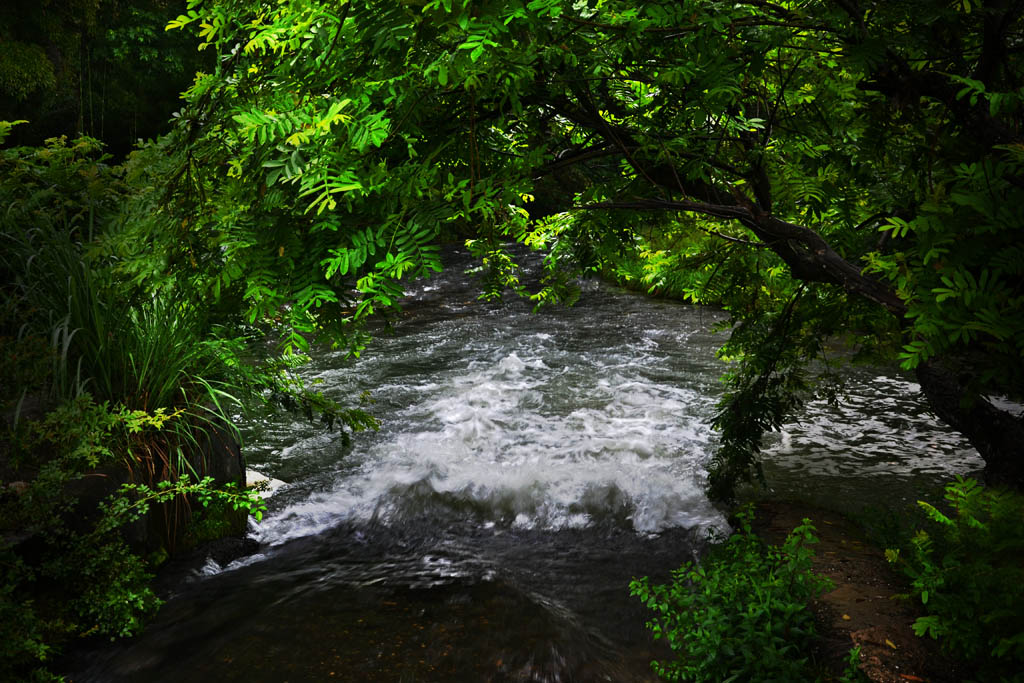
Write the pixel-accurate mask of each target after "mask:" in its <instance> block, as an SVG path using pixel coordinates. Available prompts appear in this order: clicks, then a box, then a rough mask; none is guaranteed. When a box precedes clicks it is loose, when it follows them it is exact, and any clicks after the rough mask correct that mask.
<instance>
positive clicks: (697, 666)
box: [630, 507, 859, 683]
mask: <svg viewBox="0 0 1024 683" xmlns="http://www.w3.org/2000/svg"><path fill="white" fill-rule="evenodd" d="M737 518H738V528H737V530H736V532H735V533H734V534H732V535H731V536H730V537H729V538H728V539H726V540H725V541H724V542H723V543H721V544H718V545H715V546H713V547H712V549H711V551H710V552H709V554H708V556H707V557H706V558H705V559H704V560H703V561H702V562H701V563H700V564H694V563H691V562H687V563H685V564H684V565H683V566H681V567H680V568H679V569H677V570H675V571H674V572H673V573H672V580H671V581H670V582H669V583H668V584H663V585H652V584H651V583H650V581H649V579H648V578H646V577H644V578H641V579H636V580H634V581H633V582H631V583H630V593H631V594H632V595H635V596H637V597H638V598H640V600H642V601H643V602H644V603H645V604H646V605H647V606H648V607H649V608H650V609H651V610H653V611H654V613H655V615H654V617H653V619H652V620H651V621H650V622H649V623H648V627H649V628H650V629H651V630H652V631H653V633H654V637H655V638H658V639H660V638H664V639H666V640H667V641H668V644H669V646H670V647H671V648H672V650H673V652H674V653H675V658H674V659H672V660H669V661H655V662H652V667H653V669H654V671H655V672H656V673H657V674H658V675H659V676H660V677H662V678H664V679H666V680H670V681H697V682H708V683H711V682H712V681H713V682H715V683H724V682H728V681H751V682H760V681H810V680H815V679H816V678H817V677H818V672H819V668H818V666H817V665H816V664H815V662H813V661H812V651H813V648H814V645H815V629H814V617H813V615H812V613H811V611H810V609H809V608H808V602H809V601H810V600H812V599H813V598H815V597H817V596H818V595H820V594H821V593H823V592H825V591H826V590H828V589H829V588H830V587H831V583H830V582H829V580H828V579H827V578H825V577H822V576H819V575H817V574H815V573H814V572H812V571H811V560H812V558H813V556H814V551H813V549H812V548H811V546H812V545H814V544H815V543H817V542H818V540H817V538H816V537H815V535H814V527H813V526H812V525H811V523H810V520H807V519H805V520H804V521H803V524H801V525H800V526H798V527H797V528H795V529H794V530H793V531H792V532H791V533H790V534H789V536H787V538H786V540H785V542H784V543H783V544H782V545H781V546H779V547H775V546H769V545H766V544H765V543H763V542H762V541H761V539H760V538H758V537H757V536H756V535H755V534H754V533H753V532H752V531H751V521H752V519H753V511H752V509H751V508H749V507H748V508H746V509H745V510H744V511H742V512H740V513H739V514H738V515H737ZM857 675H858V673H857V655H856V652H853V653H851V658H850V664H849V668H848V670H847V672H846V674H845V675H844V677H843V678H842V680H843V681H854V680H859V679H858V678H857Z"/></svg>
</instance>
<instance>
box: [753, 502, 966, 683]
mask: <svg viewBox="0 0 1024 683" xmlns="http://www.w3.org/2000/svg"><path fill="white" fill-rule="evenodd" d="M804 517H808V518H810V519H811V521H812V522H813V524H814V526H815V527H816V528H817V530H818V538H819V539H820V541H821V542H820V543H819V544H818V545H816V546H815V560H814V564H815V571H817V572H818V573H820V574H824V575H825V576H827V577H828V578H829V579H831V580H832V582H833V584H835V589H834V590H833V591H832V592H830V593H827V594H825V595H824V596H822V598H821V599H820V600H818V601H815V602H814V603H813V604H812V608H813V609H814V612H815V615H816V622H817V625H818V630H819V633H821V635H822V637H823V638H822V640H823V643H822V652H821V653H820V654H821V656H822V659H823V660H824V661H835V662H845V661H846V659H847V656H848V653H849V650H850V648H851V647H854V646H859V647H860V648H861V670H862V671H863V672H864V673H865V674H867V676H868V678H869V679H870V680H872V681H879V682H882V683H907V681H911V682H920V681H926V682H927V683H956V682H957V681H960V680H962V676H961V675H959V674H958V673H957V670H956V668H955V666H954V665H953V664H952V663H951V662H950V661H948V659H947V658H946V657H944V656H943V655H942V654H941V652H940V651H939V647H938V644H937V643H936V642H935V641H933V640H931V639H925V638H918V637H917V636H915V635H914V632H913V631H912V630H911V627H910V625H911V624H912V623H913V622H914V620H915V619H916V618H917V617H918V616H921V612H920V611H919V610H918V609H916V606H915V605H913V604H910V603H908V602H907V601H905V600H899V599H896V598H895V597H894V596H895V595H896V594H897V593H900V592H903V591H905V590H906V584H905V582H904V580H903V577H902V576H900V575H898V574H897V573H896V572H894V571H893V570H892V568H891V567H890V566H889V564H888V562H886V560H885V555H884V554H883V551H882V550H880V549H878V548H876V547H874V546H872V545H870V544H869V543H868V542H867V541H866V539H865V538H864V534H863V532H862V531H861V530H860V528H858V527H857V526H856V525H855V524H853V523H852V522H850V521H849V520H848V519H846V518H845V517H843V516H841V515H839V514H838V513H835V512H830V511H828V510H822V509H820V508H811V507H808V506H807V505H803V504H795V503H784V502H775V501H771V502H762V503H759V504H758V505H757V512H756V518H755V531H756V533H757V534H758V535H759V536H761V537H762V538H763V539H765V540H766V541H768V542H770V543H773V544H778V543H781V542H782V541H783V539H784V538H785V537H786V535H787V534H788V533H789V532H790V531H792V529H793V528H794V527H795V526H797V525H798V524H800V522H801V521H802V519H803V518H804Z"/></svg>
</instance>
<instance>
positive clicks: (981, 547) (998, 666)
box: [886, 477, 1024, 681]
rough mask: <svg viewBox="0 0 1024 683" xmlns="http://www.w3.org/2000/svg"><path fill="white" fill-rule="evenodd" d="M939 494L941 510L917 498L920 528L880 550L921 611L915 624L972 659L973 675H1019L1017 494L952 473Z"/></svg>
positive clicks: (1022, 657) (1022, 600)
mask: <svg viewBox="0 0 1024 683" xmlns="http://www.w3.org/2000/svg"><path fill="white" fill-rule="evenodd" d="M945 500H946V504H947V506H948V507H946V509H945V511H943V510H940V509H939V508H938V507H936V506H934V505H932V504H930V503H927V502H924V501H919V502H918V505H919V506H920V507H921V509H922V510H923V511H924V513H925V515H926V520H925V523H924V525H923V526H924V528H921V529H918V530H917V531H916V533H915V534H914V536H913V538H912V539H911V540H910V542H909V544H907V547H905V548H904V549H903V550H904V551H905V552H901V551H900V550H887V551H886V556H887V557H888V559H889V561H890V562H893V563H897V564H899V565H901V567H902V569H903V571H904V572H905V573H906V574H907V576H909V577H910V578H911V580H912V590H911V595H912V596H913V597H914V598H916V599H919V600H920V601H921V604H922V605H923V606H924V608H925V610H927V612H928V615H927V616H924V617H921V618H919V619H918V620H917V621H916V622H915V623H914V631H915V633H917V635H919V636H924V635H928V636H931V637H932V638H936V639H939V640H940V641H941V642H942V645H943V647H944V648H945V649H946V650H947V651H948V652H949V653H950V654H952V655H954V656H957V657H961V658H963V659H966V660H968V661H971V662H973V663H974V665H975V668H976V670H977V671H978V672H979V680H1000V679H1002V680H1014V681H1024V674H1020V673H1017V672H1019V671H1020V670H1022V668H1024V625H1022V623H1021V620H1020V617H1021V615H1022V614H1024V560H1022V558H1024V496H1021V495H1020V494H1016V493H1011V492H1008V491H1001V490H997V489H991V488H985V487H983V486H981V485H980V484H979V483H978V482H977V481H975V480H974V479H965V478H963V477H957V479H956V481H953V482H951V483H950V484H948V485H947V486H946V493H945Z"/></svg>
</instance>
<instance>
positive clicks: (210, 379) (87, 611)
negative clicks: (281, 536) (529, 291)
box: [0, 124, 376, 677]
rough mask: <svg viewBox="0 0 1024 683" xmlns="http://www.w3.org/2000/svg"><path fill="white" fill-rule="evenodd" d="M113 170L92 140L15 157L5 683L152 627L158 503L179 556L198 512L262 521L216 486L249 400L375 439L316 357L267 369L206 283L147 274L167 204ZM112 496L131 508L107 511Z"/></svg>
mask: <svg viewBox="0 0 1024 683" xmlns="http://www.w3.org/2000/svg"><path fill="white" fill-rule="evenodd" d="M12 125H13V124H7V125H3V126H0V136H2V135H4V134H6V132H7V131H9V130H10V128H11V126H12ZM107 161H108V160H107V158H106V157H105V156H104V155H102V151H101V145H100V144H99V143H98V142H97V141H95V140H93V139H91V138H80V139H77V140H72V141H68V140H66V139H64V138H56V139H53V140H50V141H48V142H47V144H46V145H45V146H43V147H39V148H24V147H22V148H10V149H3V150H0V203H3V205H4V207H5V211H4V212H3V213H2V214H0V234H2V235H3V237H4V240H5V246H6V248H5V250H4V251H3V253H2V254H0V272H2V274H3V276H4V277H3V290H4V306H3V309H2V310H0V314H2V317H0V338H2V341H3V346H2V348H3V350H4V353H5V355H4V358H3V364H2V366H0V367H2V369H3V372H4V375H3V385H4V387H5V388H7V387H9V388H10V394H12V395H7V396H5V397H4V403H3V407H4V412H5V416H6V417H8V421H6V428H5V430H4V433H3V434H2V435H0V478H2V479H4V480H5V481H0V531H2V540H0V568H2V576H0V579H2V580H3V584H2V586H0V591H2V594H3V596H4V604H3V606H2V608H0V617H3V619H2V622H3V624H2V626H0V629H2V631H3V632H2V633H0V640H2V641H3V650H2V651H0V677H6V676H8V675H15V674H16V673H24V672H26V671H28V670H29V669H31V668H32V667H33V666H37V665H40V664H45V663H46V662H47V661H49V660H50V659H51V658H52V656H53V653H54V651H55V650H56V649H57V648H59V646H60V644H61V643H62V642H63V641H64V640H66V639H68V638H74V637H79V636H83V635H89V634H103V635H108V636H111V637H119V636H125V635H130V634H132V633H135V632H137V631H138V629H139V628H141V626H142V624H143V622H144V621H145V619H146V618H147V617H148V616H149V615H151V614H152V613H153V611H154V610H155V609H156V608H157V606H158V605H159V601H158V600H157V599H156V596H155V595H154V594H153V592H152V589H151V588H150V587H149V583H148V582H149V579H150V578H151V575H150V567H149V566H148V565H147V564H146V563H145V562H144V561H143V560H142V559H140V557H139V556H138V555H137V554H136V553H137V552H141V551H142V550H143V548H142V547H141V546H142V544H143V543H144V542H145V543H155V542H157V541H156V540H155V539H153V536H152V534H153V533H155V532H145V533H144V532H142V531H140V530H139V527H140V525H141V526H142V527H145V526H146V524H148V522H144V521H143V518H144V517H145V516H146V514H147V512H149V511H151V510H153V509H154V507H157V508H160V511H161V514H163V515H165V516H166V517H167V518H168V529H167V530H166V538H163V539H162V541H163V543H165V544H166V546H167V548H169V549H170V550H171V551H173V550H174V545H175V543H176V542H177V537H178V536H179V535H182V534H187V531H186V530H183V529H182V528H181V526H182V525H185V524H186V523H187V521H188V519H189V518H190V517H191V510H192V509H193V508H196V509H198V508H203V507H206V506H207V505H208V504H210V503H211V502H214V503H215V504H216V505H218V506H221V507H226V508H228V509H231V510H233V511H239V512H240V513H241V514H253V515H254V516H256V517H257V518H258V517H259V516H260V515H261V514H262V510H263V509H264V508H263V505H262V502H261V501H260V500H259V497H258V495H256V494H254V493H249V492H240V491H237V490H234V489H232V488H231V487H230V486H227V487H225V486H224V485H223V484H224V482H216V483H215V482H214V481H213V480H212V479H211V478H209V477H208V476H206V475H207V468H208V465H209V457H211V454H208V453H207V451H209V450H211V447H212V444H213V443H214V442H216V441H221V440H223V441H225V442H230V441H232V440H233V439H234V437H235V435H236V432H235V431H234V425H233V417H234V413H235V412H236V411H237V410H239V409H240V408H242V407H244V406H243V404H244V403H246V402H251V401H253V400H257V401H259V400H266V401H271V400H273V401H275V402H277V403H286V402H291V403H293V404H294V405H295V406H296V407H302V408H304V409H306V411H307V412H308V413H309V414H310V416H311V417H312V415H313V412H314V411H316V412H318V413H320V414H321V415H322V416H323V417H324V420H325V422H327V423H328V425H329V426H335V427H339V428H341V429H343V430H358V429H364V428H375V426H376V422H375V421H374V420H373V419H372V418H371V417H370V416H368V415H367V414H366V413H364V412H363V411H362V410H359V409H355V408H343V407H342V406H340V405H339V404H337V403H336V402H334V401H331V400H329V399H327V398H326V397H324V396H323V395H322V394H320V393H319V392H316V391H314V390H313V389H312V388H311V387H309V386H307V385H306V384H305V383H304V382H302V381H301V380H300V379H299V378H298V377H297V376H296V373H295V369H296V368H297V367H298V366H299V365H300V364H301V363H302V362H303V360H304V357H302V356H301V355H298V354H292V355H286V356H284V357H280V358H272V359H271V360H270V361H269V362H267V363H258V362H254V361H253V360H251V359H252V358H253V352H252V346H253V345H254V344H255V343H256V342H258V341H259V340H260V339H261V336H262V335H261V334H260V331H259V330H258V329H249V330H243V328H242V327H241V326H240V324H239V323H238V322H237V321H236V320H234V319H233V318H232V316H231V315H230V311H227V312H226V311H222V310H219V309H216V308H215V307H213V306H210V305H209V300H207V299H204V298H203V297H202V296H201V290H199V289H198V288H197V287H196V282H195V281H194V280H190V279H189V278H187V277H181V278H174V277H170V278H168V277H164V278H150V277H142V278H134V277H132V276H131V271H129V270H128V269H125V268H124V267H122V266H123V263H124V259H122V258H120V257H119V255H118V253H117V248H118V244H117V242H116V238H117V237H118V236H121V235H123V234H124V233H125V231H126V229H125V227H124V224H125V223H126V222H127V221H129V220H132V219H135V218H137V217H138V216H139V215H140V212H141V205H145V203H146V202H147V201H148V200H149V199H150V195H147V194H146V190H147V188H146V187H145V186H144V185H143V186H142V187H141V188H140V186H139V185H138V184H136V183H138V182H139V180H140V176H137V175H131V174H127V179H126V173H125V172H124V169H123V168H122V167H112V166H110V165H108V163H107ZM141 178H142V179H145V177H144V176H141ZM157 258H159V257H157ZM346 438H347V434H346ZM212 457H216V454H212ZM7 481H10V482H11V483H10V485H9V486H8V485H7V483H6V482H7ZM120 481H128V482H129V483H127V484H125V485H124V486H123V487H121V488H120V489H118V487H117V484H118V482H120ZM104 482H106V484H105V483H104ZM104 487H105V492H111V493H114V492H115V489H116V495H114V496H113V497H112V498H110V499H109V500H108V501H107V502H106V503H104V504H101V505H99V506H98V507H97V506H96V500H97V491H101V492H103V490H104ZM175 525H177V528H175ZM207 526H208V527H210V528H209V529H207V531H210V530H211V529H212V528H213V527H212V526H211V524H207ZM197 533H198V532H197ZM140 536H141V538H143V539H148V540H145V541H142V540H140ZM126 539H132V543H133V545H132V546H131V547H130V545H129V543H128V541H127V540H126ZM40 671H41V670H40ZM40 675H43V673H42V672H41V673H40Z"/></svg>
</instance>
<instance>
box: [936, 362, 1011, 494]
mask: <svg viewBox="0 0 1024 683" xmlns="http://www.w3.org/2000/svg"><path fill="white" fill-rule="evenodd" d="M917 378H918V381H919V382H920V383H921V391H922V392H923V393H924V395H925V397H926V398H927V399H928V403H929V404H930V405H931V407H932V409H933V410H934V411H935V414H936V415H938V416H939V418H940V419H942V421H944V422H945V423H946V424H948V425H949V426H950V427H952V428H953V429H956V430H957V431H959V432H960V433H961V434H963V435H964V436H965V437H967V439H968V440H969V441H970V442H971V444H972V445H973V446H974V447H975V448H977V449H978V453H980V454H981V457H982V459H983V460H984V461H985V478H986V480H987V482H988V483H989V484H1004V485H1007V486H1011V487H1013V488H1016V489H1022V488H1024V414H1022V415H1018V416H1014V415H1012V414H1011V413H1009V412H1007V411H1005V410H1000V409H999V408H997V407H995V406H994V405H992V404H991V403H990V402H989V401H988V400H987V399H986V398H985V397H984V396H982V395H981V394H979V393H978V392H977V391H976V390H974V389H973V388H972V386H971V384H972V383H971V373H970V371H969V370H967V369H965V368H963V367H958V366H957V365H956V364H955V363H952V362H950V361H948V360H944V361H941V362H936V361H929V362H928V363H924V364H922V365H920V366H918V368H917Z"/></svg>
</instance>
